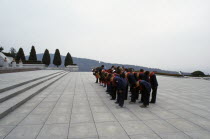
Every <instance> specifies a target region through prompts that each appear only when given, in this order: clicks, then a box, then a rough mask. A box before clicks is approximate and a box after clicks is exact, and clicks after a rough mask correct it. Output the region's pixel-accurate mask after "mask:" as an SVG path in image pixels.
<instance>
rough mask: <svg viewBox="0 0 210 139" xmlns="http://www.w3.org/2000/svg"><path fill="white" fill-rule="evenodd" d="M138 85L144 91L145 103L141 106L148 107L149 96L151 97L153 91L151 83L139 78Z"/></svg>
mask: <svg viewBox="0 0 210 139" xmlns="http://www.w3.org/2000/svg"><path fill="white" fill-rule="evenodd" d="M136 87H140V90H141V92H142V97H143V105H141V106H140V107H142V108H146V107H147V106H149V98H150V92H151V85H150V83H149V82H147V81H144V80H139V81H137V83H136Z"/></svg>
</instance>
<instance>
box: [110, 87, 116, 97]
mask: <svg viewBox="0 0 210 139" xmlns="http://www.w3.org/2000/svg"><path fill="white" fill-rule="evenodd" d="M116 91H117V89H116V87H115V86H113V88H112V93H111V94H112V95H111V96H112V99H113V100H115V99H116V93H117V92H116Z"/></svg>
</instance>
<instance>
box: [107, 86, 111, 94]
mask: <svg viewBox="0 0 210 139" xmlns="http://www.w3.org/2000/svg"><path fill="white" fill-rule="evenodd" d="M107 92H108V93H110V92H111V85H110V84H107Z"/></svg>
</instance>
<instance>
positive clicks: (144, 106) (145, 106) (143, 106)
mask: <svg viewBox="0 0 210 139" xmlns="http://www.w3.org/2000/svg"><path fill="white" fill-rule="evenodd" d="M139 107H141V108H147V105H141V106H139Z"/></svg>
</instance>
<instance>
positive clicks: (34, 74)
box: [0, 70, 61, 89]
mask: <svg viewBox="0 0 210 139" xmlns="http://www.w3.org/2000/svg"><path fill="white" fill-rule="evenodd" d="M56 72H61V70H41V71H40V70H37V71H27V72H14V73H5V74H0V89H3V88H6V87H9V86H12V85H16V84H18V83H22V82H25V81H29V80H32V79H36V78H39V77H43V76H47V75H50V74H53V73H56Z"/></svg>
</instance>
